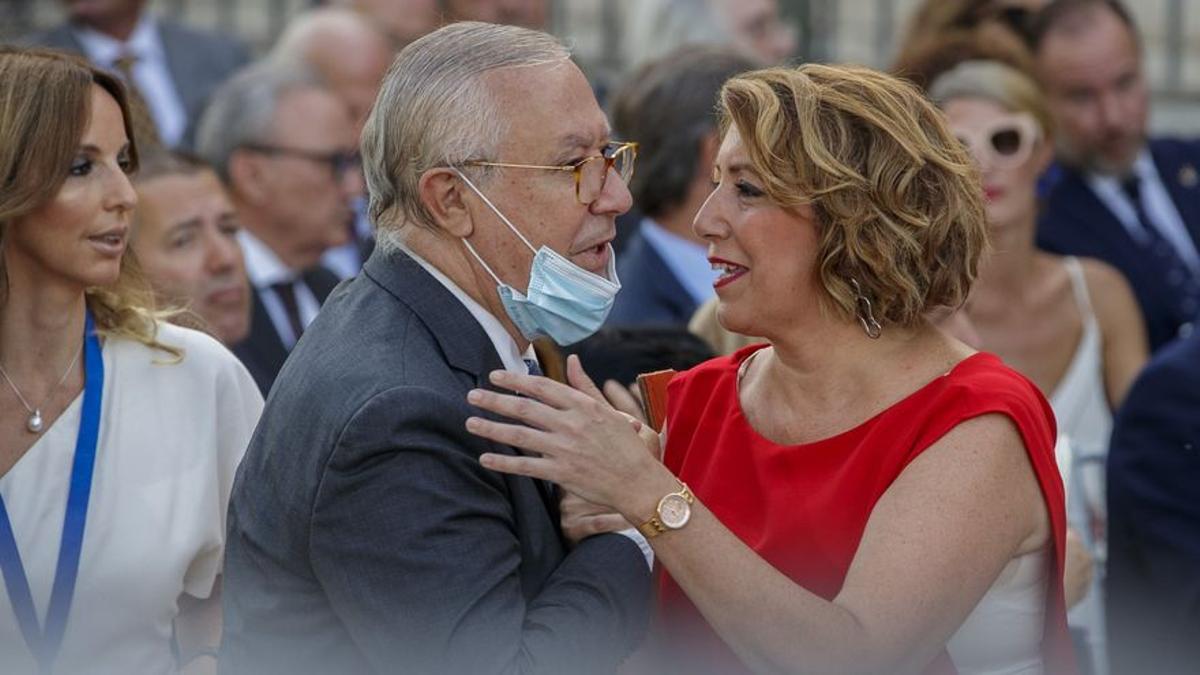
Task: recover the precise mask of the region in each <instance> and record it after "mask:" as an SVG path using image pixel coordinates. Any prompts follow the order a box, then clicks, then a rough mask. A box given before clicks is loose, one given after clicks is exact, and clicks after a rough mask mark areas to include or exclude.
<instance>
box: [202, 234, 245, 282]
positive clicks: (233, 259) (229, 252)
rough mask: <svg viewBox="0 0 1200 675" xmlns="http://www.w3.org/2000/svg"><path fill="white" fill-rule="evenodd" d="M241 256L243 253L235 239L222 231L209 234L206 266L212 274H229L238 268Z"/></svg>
mask: <svg viewBox="0 0 1200 675" xmlns="http://www.w3.org/2000/svg"><path fill="white" fill-rule="evenodd" d="M241 256H242V251H241V249H240V248H238V244H237V242H236V241H235V240H234V239H232V238H231V237H228V236H226V235H225V234H224V233H223V232H220V231H214V232H210V233H209V235H208V251H207V255H206V256H205V264H206V267H207V268H208V270H209V271H210V272H212V273H213V274H224V273H227V272H229V271H230V270H232V269H234V268H235V267H236V266H237V263H238V261H239V260H240V259H241Z"/></svg>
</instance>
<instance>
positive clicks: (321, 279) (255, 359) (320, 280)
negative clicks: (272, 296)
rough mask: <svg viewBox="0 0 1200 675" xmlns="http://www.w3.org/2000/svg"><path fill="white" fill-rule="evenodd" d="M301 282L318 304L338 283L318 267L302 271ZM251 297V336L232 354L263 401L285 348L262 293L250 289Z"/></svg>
mask: <svg viewBox="0 0 1200 675" xmlns="http://www.w3.org/2000/svg"><path fill="white" fill-rule="evenodd" d="M302 279H303V280H304V283H305V285H307V286H308V288H309V290H311V291H312V293H313V295H314V296H316V298H317V302H319V303H324V302H325V298H327V297H329V294H330V293H331V292H332V291H333V289H334V287H335V286H337V284H338V278H337V275H336V274H334V273H333V272H331V271H330V270H328V269H326V268H324V267H321V266H317V267H314V268H312V269H310V270H309V271H307V272H305V273H304V275H303V276H302ZM250 294H251V296H252V297H253V299H254V307H253V308H252V309H251V310H250V333H249V334H248V335H247V336H246V339H244V340H242V341H241V342H239V343H238V344H236V345H234V346H233V347H232V351H233V353H234V354H235V355H237V357H238V359H240V360H241V362H242V365H244V366H246V370H248V371H250V375H251V376H253V377H254V382H255V384H257V385H258V388H259V390H260V391H262V395H263V398H266V396H267V394H268V393H269V392H270V391H271V385H273V384H274V383H275V377H276V376H277V375H278V374H279V369H280V368H283V362H284V361H286V360H287V357H288V349H287V347H285V346H284V344H283V338H281V337H279V331H277V330H275V324H273V323H271V316H270V315H269V314H267V307H266V305H264V304H263V301H262V294H261V293H260V292H259V290H258V289H257V288H253V287H251V289H250Z"/></svg>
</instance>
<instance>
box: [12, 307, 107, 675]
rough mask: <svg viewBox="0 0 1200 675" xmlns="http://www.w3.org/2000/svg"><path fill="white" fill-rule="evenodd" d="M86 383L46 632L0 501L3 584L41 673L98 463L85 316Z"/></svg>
mask: <svg viewBox="0 0 1200 675" xmlns="http://www.w3.org/2000/svg"><path fill="white" fill-rule="evenodd" d="M83 339H84V352H83V359H84V360H83V363H84V371H83V372H84V380H83V382H84V384H83V419H82V421H81V422H80V423H79V437H78V438H77V439H76V441H75V460H74V463H73V464H72V466H71V487H70V491H69V492H68V493H67V514H66V516H65V517H64V518H63V532H62V544H61V546H60V547H59V550H58V567H57V569H56V570H55V572H54V586H53V589H52V590H51V591H50V607H49V608H48V609H47V610H46V627H45V631H44V632H43V631H42V630H41V628H40V626H39V624H38V618H37V610H36V609H34V606H33V596H32V595H31V594H30V593H29V579H28V578H27V577H26V576H25V566H24V565H23V564H22V563H21V552H20V551H18V550H17V541H16V539H15V538H14V537H13V530H12V523H11V522H9V519H8V509H7V508H5V506H4V497H3V496H0V569H2V570H3V573H4V585H5V586H6V587H7V588H8V597H9V600H10V601H11V602H12V608H13V613H14V614H16V615H17V623H19V624H20V625H21V633H22V635H24V636H25V644H26V645H28V646H29V651H31V652H33V655H34V657H35V658H36V659H37V662H38V668H39V670H40V671H41V672H42V673H49V672H50V669H51V667H52V666H53V665H54V659H55V657H57V656H58V651H59V649H60V648H61V647H62V641H63V634H64V633H65V632H66V629H67V615H68V614H70V612H71V599H72V597H74V595H75V578H76V577H77V576H78V575H79V554H80V551H81V549H82V548H83V526H84V523H85V522H86V521H87V509H88V497H89V496H91V492H92V468H93V467H94V466H95V459H96V438H97V436H98V435H99V432H100V398H101V395H102V393H103V390H104V361H103V360H102V357H101V355H100V339H99V338H98V337H97V336H96V331H95V326H94V324H93V322H92V314H91V312H88V314H87V318H86V319H85V324H84V329H83Z"/></svg>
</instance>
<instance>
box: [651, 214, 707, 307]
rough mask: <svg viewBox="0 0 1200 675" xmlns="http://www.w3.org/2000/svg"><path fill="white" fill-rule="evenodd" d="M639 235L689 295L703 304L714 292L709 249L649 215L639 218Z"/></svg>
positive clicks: (697, 302)
mask: <svg viewBox="0 0 1200 675" xmlns="http://www.w3.org/2000/svg"><path fill="white" fill-rule="evenodd" d="M641 227H642V237H643V238H645V240H646V243H647V244H649V245H650V246H651V247H652V248H653V249H654V250H655V251H656V252H657V253H658V255H659V257H660V258H662V259H663V262H664V263H666V265H667V268H668V269H670V270H671V273H672V274H674V275H675V278H676V279H678V280H679V284H680V285H681V286H683V288H684V290H686V291H687V292H688V295H690V296H692V299H693V300H695V301H696V304H703V303H704V302H706V301H707V300H708V299H709V298H711V297H713V296H715V295H716V291H714V290H713V281H714V280H715V279H716V273H715V272H713V268H712V264H711V263H709V262H708V248H707V247H705V246H703V245H701V244H697V243H696V242H694V241H692V240H691V239H687V238H685V237H681V236H679V235H677V234H675V233H674V232H670V231H668V230H667V229H666V228H665V227H663V226H662V225H659V224H658V223H656V222H654V220H653V219H651V218H643V219H642V225H641Z"/></svg>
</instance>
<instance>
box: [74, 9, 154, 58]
mask: <svg viewBox="0 0 1200 675" xmlns="http://www.w3.org/2000/svg"><path fill="white" fill-rule="evenodd" d="M73 31H74V33H75V37H76V38H77V39H78V40H79V43H80V44H81V45H83V51H84V53H85V54H87V57H88V58H89V59H91V60H92V61H93V62H94V63H98V64H100V65H102V66H105V67H108V68H111V67H112V66H113V64H114V62H115V61H116V60H117V59H118V58H119V57H120V56H121V55H123V54H125V53H129V54H132V55H133V56H136V57H137V58H138V59H139V60H148V59H161V58H165V56H166V50H165V49H164V48H163V44H162V39H161V38H160V37H159V34H158V22H156V21H155V20H154V17H153V16H151V15H150V13H149V12H143V13H142V16H141V17H140V18H139V19H138V22H137V26H135V27H134V29H133V32H132V33H130V34H129V39H128V40H125V41H124V42H122V41H120V40H118V39H116V38H114V37H112V36H111V35H105V34H104V33H101V32H100V31H98V30H95V29H93V28H89V27H87V26H75V27H74V28H73Z"/></svg>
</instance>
